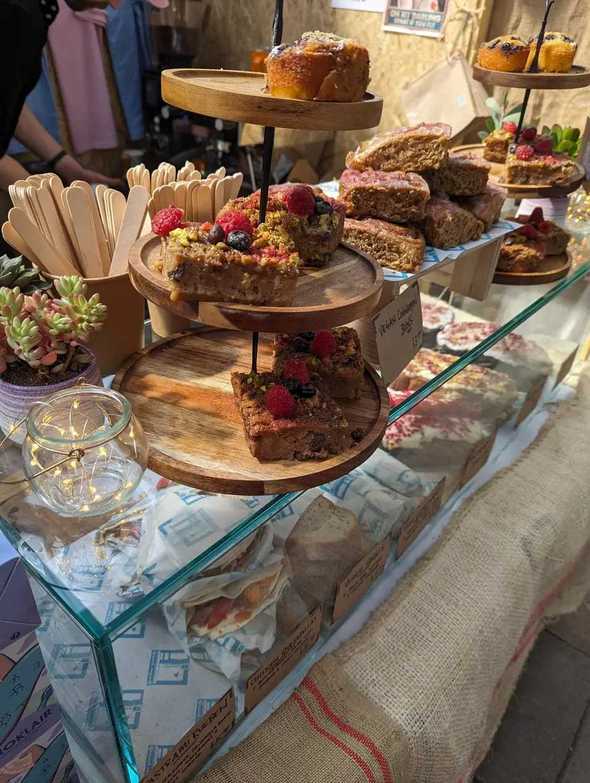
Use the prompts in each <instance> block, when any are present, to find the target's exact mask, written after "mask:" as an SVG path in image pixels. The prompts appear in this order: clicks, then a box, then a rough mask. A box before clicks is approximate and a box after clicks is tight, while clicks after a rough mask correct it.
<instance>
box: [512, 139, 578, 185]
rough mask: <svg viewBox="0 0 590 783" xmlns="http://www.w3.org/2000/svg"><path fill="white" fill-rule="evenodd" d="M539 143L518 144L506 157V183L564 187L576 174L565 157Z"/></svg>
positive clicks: (571, 163) (573, 167)
mask: <svg viewBox="0 0 590 783" xmlns="http://www.w3.org/2000/svg"><path fill="white" fill-rule="evenodd" d="M544 150H545V147H544V146H542V145H541V144H540V143H536V145H535V146H533V145H532V144H519V145H518V146H517V147H516V149H515V150H514V151H512V150H509V151H508V155H507V157H506V174H505V178H506V182H507V183H509V184H511V185H514V184H516V185H565V184H567V183H568V182H569V181H570V180H571V178H572V176H573V175H574V174H575V172H576V166H575V163H574V162H573V160H572V159H571V158H569V157H568V156H567V155H557V154H556V153H554V152H551V151H550V149H549V145H547V150H548V151H547V152H545V151H544Z"/></svg>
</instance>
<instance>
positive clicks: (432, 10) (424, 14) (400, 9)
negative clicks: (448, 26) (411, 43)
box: [383, 0, 449, 38]
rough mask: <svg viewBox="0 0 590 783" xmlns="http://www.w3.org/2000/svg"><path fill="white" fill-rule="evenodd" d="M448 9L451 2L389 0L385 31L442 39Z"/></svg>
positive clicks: (384, 25) (385, 17)
mask: <svg viewBox="0 0 590 783" xmlns="http://www.w3.org/2000/svg"><path fill="white" fill-rule="evenodd" d="M448 7H449V0H387V5H386V8H385V16H384V19H383V29H384V30H388V31H390V32H394V33H409V34H410V35H426V36H430V37H432V38H440V37H441V36H442V31H443V26H444V23H445V18H446V15H447V10H448Z"/></svg>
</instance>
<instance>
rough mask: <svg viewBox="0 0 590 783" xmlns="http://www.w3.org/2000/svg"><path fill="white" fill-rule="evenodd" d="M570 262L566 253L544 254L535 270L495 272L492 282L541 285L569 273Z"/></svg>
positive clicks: (559, 278) (552, 281)
mask: <svg viewBox="0 0 590 783" xmlns="http://www.w3.org/2000/svg"><path fill="white" fill-rule="evenodd" d="M571 265H572V262H571V259H570V258H569V256H568V255H567V253H562V255H560V256H546V257H545V258H544V259H543V261H542V262H541V266H540V267H539V269H537V270H536V271H535V272H496V273H495V274H494V280H493V282H494V283H500V284H501V285H543V284H544V283H554V282H555V281H556V280H561V278H562V277H566V276H567V275H568V274H569V271H570V268H571Z"/></svg>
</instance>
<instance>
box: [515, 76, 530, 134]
mask: <svg viewBox="0 0 590 783" xmlns="http://www.w3.org/2000/svg"><path fill="white" fill-rule="evenodd" d="M530 97H531V91H530V89H526V90H525V91H524V98H523V99H522V109H521V111H520V118H519V120H518V130H517V131H516V139H515V141H516V143H517V144H518V140H519V138H520V132H521V130H522V126H523V125H524V117H525V114H526V110H527V106H528V105H529V98H530Z"/></svg>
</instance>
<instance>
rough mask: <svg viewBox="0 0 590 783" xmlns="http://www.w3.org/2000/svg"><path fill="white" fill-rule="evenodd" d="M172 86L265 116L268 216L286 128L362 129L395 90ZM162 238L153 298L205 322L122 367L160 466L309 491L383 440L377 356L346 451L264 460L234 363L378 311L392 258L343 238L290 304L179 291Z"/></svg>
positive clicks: (208, 83) (204, 107) (255, 119)
mask: <svg viewBox="0 0 590 783" xmlns="http://www.w3.org/2000/svg"><path fill="white" fill-rule="evenodd" d="M282 23H283V0H277V2H276V10H275V17H274V25H273V46H276V45H278V44H279V43H280V42H281V39H282ZM162 94H163V97H164V99H165V100H166V101H167V102H168V103H169V104H171V105H173V106H178V107H180V108H183V109H186V110H188V111H194V112H196V113H199V114H204V115H207V116H212V117H218V118H222V119H227V120H233V121H237V122H250V123H254V124H259V125H264V126H265V131H264V153H263V180H262V188H261V200H260V201H261V205H260V220H261V222H262V221H263V220H264V217H265V215H266V206H267V202H268V188H269V183H270V172H271V160H272V152H273V146H274V133H275V128H296V129H306V130H327V129H329V130H355V129H364V128H373V127H375V126H376V125H378V124H379V120H380V118H381V112H382V108H383V101H382V99H381V98H379V97H378V96H375V95H372V94H370V93H367V94H366V95H365V98H364V100H362V101H358V102H355V103H330V102H318V101H300V100H289V99H283V98H275V97H272V96H271V95H270V94H269V93H267V92H266V89H265V78H264V76H263V75H261V74H258V73H248V72H242V71H223V70H195V69H181V70H168V71H164V72H163V73H162ZM159 255H160V240H159V238H158V237H155V236H154V235H153V234H151V235H148V236H146V237H142V238H141V239H140V240H139V241H138V242H137V244H136V245H135V246H134V248H133V250H132V253H131V257H130V266H129V272H130V276H131V280H132V282H133V285H134V286H135V288H136V289H137V290H138V291H139V292H140V293H141V294H143V296H145V297H146V299H148V300H150V301H152V302H155V303H157V304H158V305H160V306H162V307H165V308H167V309H168V310H170V311H171V312H173V313H175V314H177V315H180V316H183V317H184V318H187V319H189V320H192V321H195V322H198V323H199V324H202V325H205V326H208V327H211V328H210V329H201V330H199V331H195V332H185V333H183V334H180V335H176V336H174V337H171V338H169V339H166V340H163V341H161V342H159V343H155V344H154V345H151V346H149V347H148V348H146V349H145V350H144V351H142V352H141V353H139V354H136V355H135V356H133V357H131V359H130V360H129V361H128V362H127V363H126V364H125V365H124V367H122V368H121V370H120V371H119V373H118V374H117V377H116V379H115V387H116V388H117V389H119V390H120V391H121V392H122V393H124V394H125V395H126V396H127V397H128V398H129V399H130V401H131V403H132V405H133V408H134V411H135V413H136V414H137V416H138V418H139V420H140V421H141V424H142V426H143V428H144V430H145V433H146V436H147V438H148V440H149V442H150V457H149V467H150V468H152V469H153V470H155V471H157V472H158V473H160V474H161V475H162V476H165V477H166V478H170V479H172V480H174V481H178V482H181V483H184V484H188V485H190V486H193V487H196V488H200V489H204V490H207V491H212V492H224V493H228V494H243V495H263V494H272V493H275V492H284V491H297V490H303V489H308V488H310V487H313V486H317V485H319V484H322V483H324V482H326V481H330V480H332V479H335V478H338V477H339V476H341V475H343V474H345V473H348V472H349V471H350V470H352V469H353V468H354V467H356V466H358V465H360V464H361V463H362V462H364V460H365V459H366V458H367V457H368V456H369V455H370V454H371V453H372V452H373V451H374V450H375V449H376V448H377V447H378V446H379V443H380V442H381V439H382V437H383V433H384V430H385V427H386V424H387V415H388V412H389V402H388V396H387V391H386V389H385V388H384V386H383V384H382V382H381V379H380V378H379V376H378V375H377V373H376V372H375V370H374V369H373V368H372V367H371V366H370V365H368V364H367V365H366V366H365V376H364V382H363V387H362V393H361V396H360V398H359V399H357V400H354V401H339V404H340V406H341V408H342V409H343V412H344V414H345V416H346V418H347V420H348V422H349V424H350V426H351V431H354V430H357V432H358V433H359V434H360V437H359V438H358V439H357V441H356V443H355V445H354V446H353V447H351V448H349V449H348V450H347V451H345V452H344V453H342V454H339V455H337V456H334V457H330V458H328V459H323V460H309V461H301V462H300V461H293V462H290V461H289V462H288V461H277V462H260V461H259V460H257V459H256V458H255V457H253V456H252V455H251V454H250V451H249V449H248V445H247V442H246V438H245V434H244V430H243V427H242V422H241V419H240V415H239V413H238V410H237V408H236V406H235V403H234V397H233V391H232V387H231V382H230V374H231V372H232V371H234V370H239V371H245V372H247V371H248V370H250V369H251V370H252V371H257V370H270V366H271V359H272V350H271V339H272V338H270V337H269V333H277V332H287V333H296V332H300V331H308V330H310V331H311V330H313V331H316V330H318V329H328V328H331V327H334V326H339V325H343V324H346V323H349V322H351V321H353V320H356V319H358V318H362V317H364V316H368V315H370V314H371V313H373V312H374V310H375V307H376V305H377V303H378V302H379V299H380V296H381V291H382V287H383V270H382V269H381V267H380V265H379V264H377V263H376V262H374V261H370V260H368V259H367V258H365V257H364V256H362V255H360V254H358V253H355V252H354V251H352V250H350V249H348V248H345V247H343V246H340V247H339V248H338V250H337V251H336V253H335V254H334V256H333V258H332V260H331V262H330V264H329V265H328V266H327V267H326V268H324V269H305V270H304V273H303V274H302V275H301V276H300V278H299V279H298V282H297V293H296V296H295V301H294V303H293V305H292V306H290V307H273V306H263V307H255V306H251V305H245V304H236V303H231V302H184V301H183V302H172V301H171V300H170V288H169V285H168V282H167V280H166V279H165V278H164V277H163V276H162V274H161V273H160V272H158V271H157V270H156V268H155V262H156V261H157V260H158V258H159Z"/></svg>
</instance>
